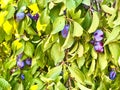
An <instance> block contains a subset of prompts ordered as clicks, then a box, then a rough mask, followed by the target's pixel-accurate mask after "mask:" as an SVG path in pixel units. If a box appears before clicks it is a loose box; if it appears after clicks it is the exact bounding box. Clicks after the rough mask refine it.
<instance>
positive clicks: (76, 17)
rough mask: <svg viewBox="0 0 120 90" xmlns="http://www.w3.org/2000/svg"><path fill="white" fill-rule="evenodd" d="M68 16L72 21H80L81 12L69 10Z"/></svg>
mask: <svg viewBox="0 0 120 90" xmlns="http://www.w3.org/2000/svg"><path fill="white" fill-rule="evenodd" d="M69 14H70V16H71V18H72V19H73V20H76V19H80V15H81V10H79V11H77V12H75V9H71V10H69Z"/></svg>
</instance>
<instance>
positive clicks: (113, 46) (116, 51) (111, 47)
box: [108, 43, 120, 65]
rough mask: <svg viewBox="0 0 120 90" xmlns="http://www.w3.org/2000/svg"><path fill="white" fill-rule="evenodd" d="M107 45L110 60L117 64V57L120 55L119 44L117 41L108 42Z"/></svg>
mask: <svg viewBox="0 0 120 90" xmlns="http://www.w3.org/2000/svg"><path fill="white" fill-rule="evenodd" d="M108 46H109V50H110V52H111V55H112V58H113V59H112V62H113V63H114V64H115V65H118V59H119V56H120V45H119V44H118V43H110V44H109V45H108Z"/></svg>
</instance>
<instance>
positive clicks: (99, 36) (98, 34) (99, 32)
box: [94, 30, 104, 41]
mask: <svg viewBox="0 0 120 90" xmlns="http://www.w3.org/2000/svg"><path fill="white" fill-rule="evenodd" d="M103 37H104V34H103V31H102V30H96V31H95V32H94V40H95V41H101V40H103Z"/></svg>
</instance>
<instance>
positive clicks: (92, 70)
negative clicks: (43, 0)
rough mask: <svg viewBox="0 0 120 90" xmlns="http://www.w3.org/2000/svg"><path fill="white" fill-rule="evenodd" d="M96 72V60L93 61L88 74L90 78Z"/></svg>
mask: <svg viewBox="0 0 120 90" xmlns="http://www.w3.org/2000/svg"><path fill="white" fill-rule="evenodd" d="M94 70H95V60H94V59H93V60H92V63H91V66H90V69H89V72H88V76H90V75H91V74H94V73H93V72H94Z"/></svg>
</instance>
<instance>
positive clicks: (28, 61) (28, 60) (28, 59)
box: [25, 58, 32, 66]
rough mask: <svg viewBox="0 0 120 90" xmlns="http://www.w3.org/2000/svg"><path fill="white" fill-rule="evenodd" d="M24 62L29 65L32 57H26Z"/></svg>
mask: <svg viewBox="0 0 120 90" xmlns="http://www.w3.org/2000/svg"><path fill="white" fill-rule="evenodd" d="M25 63H26V64H27V65H28V66H31V64H32V59H31V58H27V59H26V60H25Z"/></svg>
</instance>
